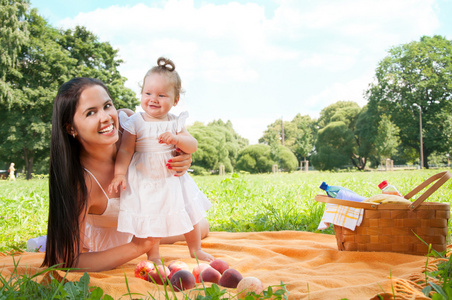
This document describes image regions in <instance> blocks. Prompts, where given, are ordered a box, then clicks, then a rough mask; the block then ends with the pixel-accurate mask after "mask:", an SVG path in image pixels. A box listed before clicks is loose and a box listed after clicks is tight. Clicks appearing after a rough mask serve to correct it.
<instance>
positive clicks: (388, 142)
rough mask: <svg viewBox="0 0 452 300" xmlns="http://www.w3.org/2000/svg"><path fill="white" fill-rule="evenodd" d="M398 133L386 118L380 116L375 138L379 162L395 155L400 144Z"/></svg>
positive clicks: (395, 127) (397, 129)
mask: <svg viewBox="0 0 452 300" xmlns="http://www.w3.org/2000/svg"><path fill="white" fill-rule="evenodd" d="M399 132H400V129H399V128H398V127H397V126H396V125H395V124H394V123H392V122H391V120H390V118H389V117H388V116H386V115H382V116H381V119H380V122H379V123H378V131H377V135H376V137H375V149H376V152H377V155H378V156H379V157H380V160H383V159H386V158H391V157H392V156H393V155H395V154H396V153H397V147H398V146H399V144H400V138H399ZM382 163H383V162H382Z"/></svg>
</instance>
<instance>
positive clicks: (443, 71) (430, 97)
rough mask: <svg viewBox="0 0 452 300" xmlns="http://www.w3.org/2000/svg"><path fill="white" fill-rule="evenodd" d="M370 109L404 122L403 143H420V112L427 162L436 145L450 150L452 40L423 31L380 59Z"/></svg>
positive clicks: (400, 124)
mask: <svg viewBox="0 0 452 300" xmlns="http://www.w3.org/2000/svg"><path fill="white" fill-rule="evenodd" d="M367 95H368V99H369V110H370V111H371V112H372V114H375V115H381V114H386V115H390V116H391V120H392V121H393V122H394V123H395V125H397V126H398V127H399V128H400V140H401V143H402V146H403V148H413V149H415V150H416V151H419V149H420V145H419V143H420V139H419V130H420V126H419V125H420V117H421V116H420V112H421V113H422V134H423V137H424V138H423V142H424V145H423V150H424V166H425V167H428V159H429V156H430V155H431V154H432V153H433V151H435V150H436V151H438V152H442V153H445V152H448V151H450V147H451V143H450V140H447V137H448V136H449V134H450V132H451V129H450V120H449V119H450V114H451V112H452V41H450V40H447V39H445V38H444V37H441V36H433V37H428V36H423V37H421V39H420V41H413V42H411V43H408V44H404V45H400V46H396V47H393V48H391V49H390V50H389V55H388V56H387V57H385V58H384V59H383V60H382V61H381V62H380V63H379V65H378V68H377V70H376V82H375V83H373V84H371V86H370V88H369V90H368V91H367Z"/></svg>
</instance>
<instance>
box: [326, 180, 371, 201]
mask: <svg viewBox="0 0 452 300" xmlns="http://www.w3.org/2000/svg"><path fill="white" fill-rule="evenodd" d="M320 188H321V189H322V190H324V191H325V192H326V193H327V195H328V196H329V197H332V198H336V199H341V200H349V201H356V202H361V201H363V200H364V199H366V198H365V197H363V196H361V195H358V194H357V193H355V192H354V191H352V190H349V189H347V188H344V187H341V186H334V185H328V184H326V183H325V182H322V184H321V185H320Z"/></svg>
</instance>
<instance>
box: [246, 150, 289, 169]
mask: <svg viewBox="0 0 452 300" xmlns="http://www.w3.org/2000/svg"><path fill="white" fill-rule="evenodd" d="M272 150H273V151H272V155H271V158H272V160H273V161H275V162H276V163H277V164H278V167H279V169H280V170H281V171H284V172H293V171H295V170H296V169H297V168H298V160H297V157H296V156H295V154H293V152H292V151H290V149H289V148H287V147H284V146H282V145H278V146H274V147H273V148H272ZM244 171H247V170H244Z"/></svg>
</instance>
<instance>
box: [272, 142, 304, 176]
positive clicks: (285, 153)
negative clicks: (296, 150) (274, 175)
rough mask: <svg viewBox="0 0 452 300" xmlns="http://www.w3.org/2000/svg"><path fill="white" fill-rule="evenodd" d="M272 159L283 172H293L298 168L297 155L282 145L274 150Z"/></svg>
mask: <svg viewBox="0 0 452 300" xmlns="http://www.w3.org/2000/svg"><path fill="white" fill-rule="evenodd" d="M272 150H273V151H271V158H272V160H273V161H274V162H275V163H277V164H278V166H279V168H280V169H282V170H283V171H287V172H292V171H295V170H296V169H297V168H298V160H297V157H296V156H295V154H293V152H292V151H291V150H290V149H289V148H287V147H284V146H282V145H278V146H276V147H274V148H272Z"/></svg>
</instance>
